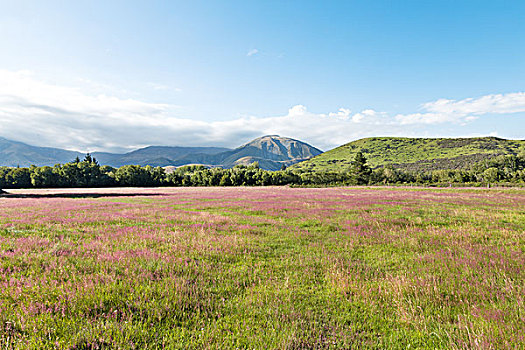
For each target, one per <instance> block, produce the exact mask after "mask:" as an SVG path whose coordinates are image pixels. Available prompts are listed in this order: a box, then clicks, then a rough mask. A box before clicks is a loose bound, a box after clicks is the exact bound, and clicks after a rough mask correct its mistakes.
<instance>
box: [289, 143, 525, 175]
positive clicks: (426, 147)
mask: <svg viewBox="0 0 525 350" xmlns="http://www.w3.org/2000/svg"><path fill="white" fill-rule="evenodd" d="M358 152H362V153H363V154H364V155H365V157H366V158H367V160H368V164H369V165H370V166H371V167H373V168H377V167H382V166H385V165H389V164H390V165H392V166H393V167H394V168H398V169H403V170H407V171H431V170H443V169H467V168H470V167H471V166H472V165H473V164H476V163H480V162H482V161H484V160H488V159H490V158H493V157H496V156H499V155H518V154H520V153H522V152H525V141H524V140H505V139H501V138H496V137H479V138H404V137H371V138H366V139H361V140H357V141H353V142H350V143H347V144H345V145H343V146H340V147H337V148H334V149H332V150H330V151H328V152H325V153H322V154H321V155H318V156H316V157H314V158H312V159H310V160H307V161H305V162H301V163H298V164H295V165H294V166H292V167H291V169H294V170H299V171H341V170H344V169H346V168H348V167H350V166H351V163H352V161H353V159H354V157H355V155H356V154H357V153H358Z"/></svg>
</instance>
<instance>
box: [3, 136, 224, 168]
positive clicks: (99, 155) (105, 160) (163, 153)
mask: <svg viewBox="0 0 525 350" xmlns="http://www.w3.org/2000/svg"><path fill="white" fill-rule="evenodd" d="M229 150H230V149H229V148H224V147H164V146H150V147H145V148H141V149H138V150H135V151H131V152H128V153H124V154H118V153H108V152H94V153H93V154H92V155H93V156H94V157H95V158H96V159H97V160H98V161H99V163H100V164H102V165H111V166H113V167H120V166H122V165H126V164H138V165H151V166H165V165H169V164H170V162H172V159H173V158H181V157H185V156H188V155H190V154H216V153H221V152H225V151H229ZM84 155H85V154H84V153H80V152H75V151H68V150H63V149H59V148H51V147H38V146H31V145H28V144H25V143H23V142H18V141H12V140H8V139H5V138H2V137H0V166H11V167H16V166H21V167H27V166H30V165H37V166H44V165H49V166H53V165H55V164H58V163H62V164H63V163H67V162H71V161H73V160H74V159H75V158H76V157H79V158H80V159H83V158H84Z"/></svg>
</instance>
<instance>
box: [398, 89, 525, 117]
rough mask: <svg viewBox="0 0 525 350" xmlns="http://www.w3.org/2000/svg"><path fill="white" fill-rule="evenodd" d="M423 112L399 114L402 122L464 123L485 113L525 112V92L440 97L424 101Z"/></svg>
mask: <svg viewBox="0 0 525 350" xmlns="http://www.w3.org/2000/svg"><path fill="white" fill-rule="evenodd" d="M421 109H422V110H423V112H421V113H413V114H406V115H397V116H396V117H395V118H396V120H397V121H399V122H400V123H402V124H421V123H423V124H438V123H447V122H452V123H464V122H469V121H472V120H475V119H477V118H478V117H479V116H481V115H483V114H510V113H519V112H525V93H523V92H516V93H509V94H495V95H486V96H482V97H479V98H466V99H463V100H448V99H439V100H437V101H433V102H428V103H424V104H423V105H422V106H421Z"/></svg>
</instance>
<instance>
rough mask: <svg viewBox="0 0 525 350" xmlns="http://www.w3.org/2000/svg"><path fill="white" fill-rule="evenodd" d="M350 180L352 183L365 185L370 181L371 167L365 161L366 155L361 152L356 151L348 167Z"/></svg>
mask: <svg viewBox="0 0 525 350" xmlns="http://www.w3.org/2000/svg"><path fill="white" fill-rule="evenodd" d="M349 172H350V174H349V175H350V182H351V184H353V185H366V184H368V183H369V182H370V175H372V169H370V167H369V166H368V164H367V163H366V157H365V156H364V155H363V153H361V152H357V154H356V155H355V158H354V161H353V162H352V165H351V166H350V169H349Z"/></svg>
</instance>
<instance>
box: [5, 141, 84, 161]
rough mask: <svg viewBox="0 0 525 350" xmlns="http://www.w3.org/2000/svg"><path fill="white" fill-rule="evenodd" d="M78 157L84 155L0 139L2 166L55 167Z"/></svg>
mask: <svg viewBox="0 0 525 350" xmlns="http://www.w3.org/2000/svg"><path fill="white" fill-rule="evenodd" d="M77 156H78V157H83V156H84V155H83V154H81V153H79V152H74V151H66V150H63V149H59V148H51V147H37V146H30V145H28V144H25V143H22V142H17V141H11V140H8V139H5V138H3V137H0V165H2V166H12V167H16V166H21V167H26V166H29V165H31V164H34V165H38V166H42V165H54V164H57V163H67V162H70V161H72V160H74V159H75V158H76V157H77Z"/></svg>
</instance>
